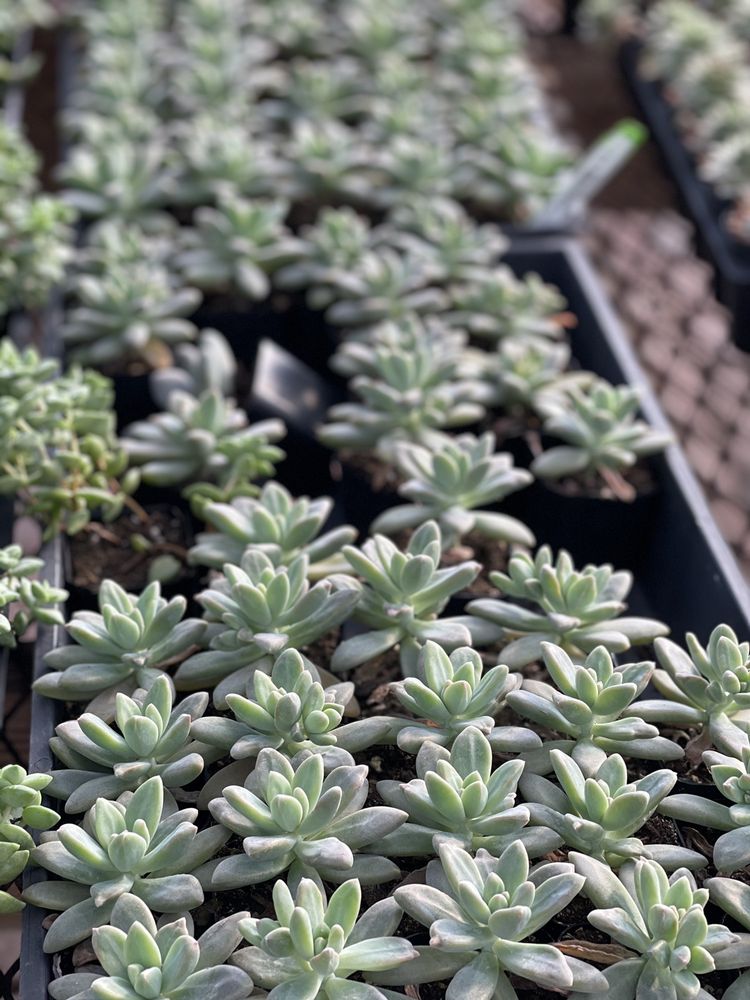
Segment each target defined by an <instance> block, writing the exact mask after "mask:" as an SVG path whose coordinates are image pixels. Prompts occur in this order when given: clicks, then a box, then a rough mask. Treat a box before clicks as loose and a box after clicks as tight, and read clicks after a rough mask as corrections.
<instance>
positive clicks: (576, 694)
mask: <svg viewBox="0 0 750 1000" xmlns="http://www.w3.org/2000/svg"><path fill="white" fill-rule="evenodd" d="M542 658H543V660H544V665H545V667H546V668H547V673H548V674H549V677H550V679H551V681H552V683H551V684H549V683H547V682H546V681H538V680H534V679H533V678H527V679H525V680H524V682H523V688H522V689H521V690H515V691H511V692H510V693H509V695H508V699H507V701H508V705H509V706H510V708H511V709H513V711H514V712H517V713H518V714H519V715H521V716H524V717H525V718H527V719H531V720H532V722H535V723H536V724H537V725H541V726H543V727H544V728H545V729H551V730H553V731H554V732H557V733H561V734H562V735H563V737H564V738H563V739H561V740H556V741H550V740H545V744H544V748H543V749H542V750H540V751H538V752H536V753H531V754H530V755H528V757H527V764H528V766H529V767H531V768H532V769H533V770H541V771H542V772H543V771H544V770H547V769H548V768H549V751H550V750H551V749H552V748H553V747H557V749H559V750H563V751H564V752H565V753H567V754H569V755H570V756H571V757H572V758H573V760H575V761H576V763H577V764H578V765H579V766H580V768H581V770H582V771H583V772H584V774H586V775H591V774H594V773H595V772H596V770H597V769H598V768H599V765H600V764H602V763H603V762H604V760H605V759H606V757H607V755H608V754H610V753H619V754H621V755H622V756H623V757H640V758H645V759H646V760H664V761H666V760H679V758H680V757H682V756H683V752H682V748H681V747H680V746H678V744H677V743H674V742H673V741H672V740H668V739H666V738H665V737H663V736H660V735H659V730H658V729H657V727H656V726H652V725H650V724H649V723H647V722H644V721H643V720H641V719H635V718H623V716H625V715H627V713H628V711H629V710H630V708H631V706H632V704H633V702H634V700H635V699H636V698H637V697H638V695H639V694H641V692H642V691H643V690H644V689H645V687H646V685H647V684H648V682H649V680H650V679H651V676H652V674H653V672H654V664H653V663H650V662H645V663H625V664H623V665H622V666H615V664H614V663H613V662H612V656H611V654H610V653H608V652H607V650H606V648H605V647H604V646H596V647H595V648H594V649H592V651H591V652H590V653H589V654H588V656H587V657H586V659H585V660H584V662H583V663H582V664H576V663H573V661H572V660H571V658H570V657H569V656H568V654H567V653H566V652H565V650H563V649H561V648H560V647H559V646H555V645H553V644H552V643H549V642H545V643H542ZM636 705H637V703H636ZM634 711H637V707H636V708H635V709H634Z"/></svg>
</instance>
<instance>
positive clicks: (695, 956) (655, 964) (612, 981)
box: [570, 853, 744, 1000]
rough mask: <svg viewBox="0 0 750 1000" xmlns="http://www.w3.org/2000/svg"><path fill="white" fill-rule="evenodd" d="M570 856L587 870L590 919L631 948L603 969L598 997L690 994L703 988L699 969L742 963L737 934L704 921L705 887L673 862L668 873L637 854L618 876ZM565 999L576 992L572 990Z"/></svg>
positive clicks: (623, 999) (643, 999) (680, 998)
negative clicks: (602, 985)
mask: <svg viewBox="0 0 750 1000" xmlns="http://www.w3.org/2000/svg"><path fill="white" fill-rule="evenodd" d="M570 859H571V861H573V862H574V864H575V868H576V871H577V872H578V873H579V874H580V875H583V876H585V878H586V885H585V887H584V890H583V891H584V893H585V894H586V895H587V896H588V897H589V899H590V900H591V901H592V902H593V903H594V905H595V906H596V907H597V909H595V910H593V911H592V912H591V913H589V918H588V919H589V922H590V923H591V924H593V925H594V927H596V928H597V929H598V930H600V931H604V933H605V934H609V935H610V937H611V938H612V940H613V941H616V942H617V943H618V944H620V945H622V946H623V947H624V948H627V949H628V951H629V952H630V953H631V957H628V958H624V959H621V960H620V961H617V962H615V963H614V964H613V965H610V966H609V968H607V969H605V970H604V973H603V975H604V977H605V978H606V983H607V985H606V987H605V988H604V989H603V990H602V994H601V995H602V996H608V997H611V998H612V1000H636V998H637V1000H657V998H660V997H673V998H675V1000H691V998H693V997H698V996H703V995H704V992H703V990H702V989H701V985H700V978H699V977H700V976H702V975H706V974H707V973H709V972H713V970H714V969H715V968H723V969H731V968H737V967H738V966H741V965H742V963H743V961H744V957H743V954H744V953H743V951H742V950H740V954H739V957H738V955H737V952H736V948H735V945H736V944H737V943H738V942H739V940H740V939H739V937H738V935H736V934H733V933H732V932H731V931H730V930H729V929H728V928H727V927H725V926H724V925H723V924H709V923H708V921H707V920H706V915H705V913H704V909H705V906H706V903H707V902H708V895H709V893H708V889H698V888H697V887H696V884H695V879H694V878H693V876H692V875H691V873H690V872H689V871H686V870H685V869H684V868H683V869H679V870H678V871H676V872H674V873H673V874H672V875H671V876H669V877H668V876H667V873H666V872H665V871H664V869H663V868H662V866H661V865H659V864H657V863H656V862H655V861H649V860H639V861H636V862H629V863H628V865H627V866H626V867H624V868H623V869H622V870H621V871H620V873H619V875H620V877H619V878H618V877H617V875H615V873H614V872H613V871H611V869H610V868H609V867H608V866H607V865H606V864H602V862H601V861H600V860H597V859H596V858H592V857H590V856H587V855H586V854H576V853H573V854H571V855H570ZM711 881H713V880H711ZM632 953H634V954H632ZM734 959H738V961H737V964H736V965H735V963H734V961H733V960H734ZM740 995H741V994H739V993H738V994H737V997H739V996H740ZM571 1000H582V998H580V997H579V996H578V994H577V993H573V994H572V995H571Z"/></svg>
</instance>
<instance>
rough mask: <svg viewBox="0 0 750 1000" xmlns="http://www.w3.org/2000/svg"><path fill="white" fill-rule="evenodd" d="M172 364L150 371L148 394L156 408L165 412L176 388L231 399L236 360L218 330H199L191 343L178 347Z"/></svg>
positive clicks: (197, 394) (234, 385)
mask: <svg viewBox="0 0 750 1000" xmlns="http://www.w3.org/2000/svg"><path fill="white" fill-rule="evenodd" d="M173 353H174V365H173V366H170V367H168V368H158V369H156V370H155V371H153V372H151V375H150V378H149V391H150V392H151V396H152V398H153V400H154V402H155V403H156V404H157V406H159V407H161V408H162V409H164V408H165V407H166V405H167V400H168V399H169V397H170V395H171V393H172V392H174V390H175V389H178V390H180V391H181V392H187V393H189V394H190V395H191V396H200V395H201V393H203V392H205V391H206V390H207V389H213V390H216V391H217V392H220V393H221V395H222V396H234V395H235V389H236V380H237V360H236V358H235V356H234V352H233V351H232V348H231V347H230V345H229V343H228V342H227V340H226V339H225V338H224V337H223V336H222V335H221V334H220V333H219V331H218V330H212V329H210V328H208V329H205V330H201V331H200V333H199V334H198V339H197V341H196V342H195V343H194V344H191V343H185V344H177V345H176V347H175V348H174V352H173Z"/></svg>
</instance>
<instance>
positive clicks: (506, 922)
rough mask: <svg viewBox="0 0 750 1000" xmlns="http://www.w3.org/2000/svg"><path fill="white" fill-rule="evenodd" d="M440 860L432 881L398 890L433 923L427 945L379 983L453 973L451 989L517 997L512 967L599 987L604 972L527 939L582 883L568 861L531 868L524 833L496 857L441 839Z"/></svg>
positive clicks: (539, 978)
mask: <svg viewBox="0 0 750 1000" xmlns="http://www.w3.org/2000/svg"><path fill="white" fill-rule="evenodd" d="M439 855H440V862H438V861H431V862H430V863H429V865H428V866H427V885H402V886H399V888H398V889H396V892H395V894H394V895H395V897H396V901H397V902H398V904H399V905H400V906H402V907H403V908H404V910H406V912H407V913H408V914H409V915H410V916H412V917H414V918H415V919H416V920H418V921H419V922H420V923H422V924H424V925H425V926H426V927H429V929H430V947H429V948H423V947H420V948H418V949H417V950H418V952H419V957H418V958H417V959H416V960H415V961H414V962H412V963H410V964H408V965H405V966H404V967H403V968H402V969H398V970H396V972H395V973H390V974H381V975H378V976H376V977H375V982H377V983H380V982H383V983H415V982H416V983H421V982H431V981H434V980H435V979H436V978H438V977H439V978H441V979H444V978H449V977H450V976H452V977H453V978H452V980H451V984H450V986H449V987H448V989H449V990H450V993H449V994H448V995H449V996H451V997H459V996H461V995H471V994H470V992H469V991H474V993H475V994H476V995H477V996H486V997H492V996H502V997H503V998H507V1000H517V994H516V991H515V989H514V987H513V986H512V984H511V981H510V979H509V978H508V977H509V975H515V976H520V977H521V978H522V979H526V980H529V981H530V982H531V983H534V984H535V985H536V986H539V987H542V988H551V989H567V990H570V989H578V990H582V991H584V992H585V993H587V994H591V993H593V994H596V995H599V993H600V991H601V990H602V989H603V988H604V984H605V980H604V979H603V978H602V976H601V974H600V973H599V972H597V971H596V970H595V969H593V968H592V967H591V966H589V965H586V963H585V962H581V961H578V960H577V959H572V958H568V957H566V956H565V955H563V954H562V952H560V951H558V950H557V949H556V948H554V947H553V946H552V945H550V944H539V943H536V942H532V941H528V940H526V939H527V938H530V937H532V936H533V935H534V934H536V933H537V932H538V931H540V930H541V929H542V928H543V927H544V926H545V925H546V924H547V923H548V921H549V920H551V918H552V917H554V915H555V914H556V913H559V911H560V910H562V909H563V908H564V907H565V906H567V904H568V903H570V901H571V900H572V899H574V898H575V897H576V896H577V895H578V893H579V892H580V891H581V888H582V886H583V884H584V881H585V880H584V878H583V877H582V876H580V875H576V874H575V872H574V871H573V866H572V865H571V864H565V863H548V864H542V865H539V866H536V867H535V868H533V869H532V870H531V871H530V870H529V859H528V855H527V854H526V850H525V848H524V846H523V844H522V843H521V842H520V841H518V840H517V841H515V842H514V843H512V844H511V845H510V846H509V847H507V848H506V849H505V850H504V851H503V853H502V854H501V855H500V857H499V858H497V857H493V855H492V854H490V853H489V852H488V851H485V850H481V849H480V850H479V851H477V854H476V857H475V858H472V856H471V855H470V854H468V853H467V852H466V851H464V850H463V849H462V848H460V847H458V846H457V845H456V844H453V843H450V842H447V841H446V842H444V843H442V844H440V846H439Z"/></svg>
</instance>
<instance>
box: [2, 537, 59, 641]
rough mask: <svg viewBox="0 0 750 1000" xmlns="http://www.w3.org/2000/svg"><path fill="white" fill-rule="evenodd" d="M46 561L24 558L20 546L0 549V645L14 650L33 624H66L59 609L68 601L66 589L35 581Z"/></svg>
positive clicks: (8, 546)
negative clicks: (17, 641) (17, 642)
mask: <svg viewBox="0 0 750 1000" xmlns="http://www.w3.org/2000/svg"><path fill="white" fill-rule="evenodd" d="M43 569H44V560H43V559H35V558H32V557H31V556H25V555H24V554H23V550H22V548H21V546H20V545H6V546H5V548H0V608H3V609H5V610H4V611H2V612H0V646H10V647H14V646H15V645H16V640H17V639H19V638H20V637H21V636H22V635H23V634H24V632H25V631H26V630H27V628H28V627H29V625H31V623H32V622H38V623H39V624H40V625H63V624H64V622H65V619H64V617H63V615H62V612H61V611H60V610H59V608H58V607H57V606H56V605H58V604H62V603H63V602H64V601H66V600H67V599H68V592H67V590H63V589H62V588H61V587H53V586H52V585H51V584H49V583H48V582H47V581H46V580H37V579H34V577H36V575H37V574H38V573H39V572H40V571H41V570H43Z"/></svg>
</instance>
